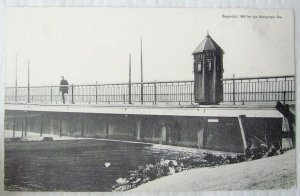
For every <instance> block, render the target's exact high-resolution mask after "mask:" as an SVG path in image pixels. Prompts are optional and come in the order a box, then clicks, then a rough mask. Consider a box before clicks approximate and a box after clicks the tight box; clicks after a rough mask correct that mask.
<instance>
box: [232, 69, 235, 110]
mask: <svg viewBox="0 0 300 196" xmlns="http://www.w3.org/2000/svg"><path fill="white" fill-rule="evenodd" d="M232 96H233V97H232V99H233V104H234V105H235V75H234V74H233V81H232Z"/></svg>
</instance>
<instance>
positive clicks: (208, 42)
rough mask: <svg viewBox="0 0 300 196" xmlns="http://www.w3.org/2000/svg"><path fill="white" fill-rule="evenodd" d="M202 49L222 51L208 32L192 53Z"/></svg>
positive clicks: (202, 50)
mask: <svg viewBox="0 0 300 196" xmlns="http://www.w3.org/2000/svg"><path fill="white" fill-rule="evenodd" d="M204 51H216V52H218V53H221V54H223V53H224V52H223V50H222V48H221V47H220V46H219V45H218V44H217V43H216V42H215V41H214V40H213V39H212V38H211V37H210V36H209V34H207V35H206V37H205V39H204V40H203V41H202V42H201V43H200V45H199V46H198V47H197V48H196V50H195V51H194V52H193V54H196V53H199V52H204Z"/></svg>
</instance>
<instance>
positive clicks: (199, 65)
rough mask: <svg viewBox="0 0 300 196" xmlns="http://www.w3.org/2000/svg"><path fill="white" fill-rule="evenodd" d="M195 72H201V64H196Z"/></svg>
mask: <svg viewBox="0 0 300 196" xmlns="http://www.w3.org/2000/svg"><path fill="white" fill-rule="evenodd" d="M197 71H198V72H201V71H202V63H201V62H198V65H197Z"/></svg>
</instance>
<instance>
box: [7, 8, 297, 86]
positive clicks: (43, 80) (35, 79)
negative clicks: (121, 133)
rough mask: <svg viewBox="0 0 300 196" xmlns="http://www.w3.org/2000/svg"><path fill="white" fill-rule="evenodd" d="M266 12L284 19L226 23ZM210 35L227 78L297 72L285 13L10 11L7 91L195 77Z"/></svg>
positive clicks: (289, 19) (289, 22) (290, 22)
mask: <svg viewBox="0 0 300 196" xmlns="http://www.w3.org/2000/svg"><path fill="white" fill-rule="evenodd" d="M240 14H245V15H249V16H252V15H264V16H276V15H279V16H281V17H282V18H281V19H254V18H251V19H241V18H223V17H222V15H227V16H228V15H240ZM207 31H209V34H210V35H211V37H212V38H213V39H214V40H215V41H216V42H217V43H218V44H219V45H220V46H221V48H222V49H223V50H224V51H225V54H224V77H225V78H228V77H232V74H235V75H236V77H244V76H266V75H267V76H272V75H284V74H294V70H295V68H294V29H293V16H292V13H291V12H289V11H281V12H280V11H267V12H262V11H261V10H260V11H253V10H252V11H251V10H247V11H243V10H221V9H220V10H209V9H153V8H148V9H141V8H140V9H133V8H128V9H125V8H123V9H120V8H10V9H9V10H8V11H7V18H6V56H5V59H6V60H5V61H6V86H14V85H15V65H16V54H18V83H19V86H23V85H26V84H27V62H28V61H30V75H31V81H30V82H31V85H57V84H59V81H60V79H61V76H62V75H64V76H65V78H66V79H67V80H68V81H69V83H71V84H93V83H95V82H96V81H98V82H99V83H115V82H127V81H128V56H129V53H131V54H132V80H133V81H140V36H141V35H142V36H143V65H144V81H154V80H157V81H166V80H192V79H193V74H192V71H193V70H192V69H193V56H192V53H193V51H194V50H195V48H196V47H197V46H198V45H199V44H200V43H201V41H202V40H203V39H204V37H205V35H206V33H207Z"/></svg>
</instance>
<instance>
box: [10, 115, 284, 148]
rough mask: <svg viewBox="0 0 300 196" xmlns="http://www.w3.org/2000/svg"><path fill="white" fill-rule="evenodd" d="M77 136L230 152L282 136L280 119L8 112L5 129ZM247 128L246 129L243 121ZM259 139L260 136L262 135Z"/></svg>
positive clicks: (278, 138) (275, 140)
mask: <svg viewBox="0 0 300 196" xmlns="http://www.w3.org/2000/svg"><path fill="white" fill-rule="evenodd" d="M14 122H15V130H17V131H21V130H22V127H23V130H24V136H25V132H26V131H25V130H27V132H36V133H40V134H41V135H43V134H54V135H61V136H73V137H91V138H108V139H118V140H129V141H144V142H151V143H161V144H169V145H178V146H186V147H195V148H204V149H212V150H221V151H229V152H244V150H245V146H246V145H248V144H249V143H251V142H252V143H254V144H257V143H258V141H259V140H261V141H263V142H267V143H268V142H269V143H272V142H277V143H278V141H281V140H280V138H281V130H282V119H281V118H247V117H245V118H242V121H239V120H238V118H237V117H217V118H216V117H184V116H152V115H123V114H122V115H120V114H86V113H63V112H33V111H27V112H24V111H13V110H6V112H5V129H9V130H13V129H14ZM240 122H242V124H243V129H241V123H240ZM257 138H258V139H257Z"/></svg>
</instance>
